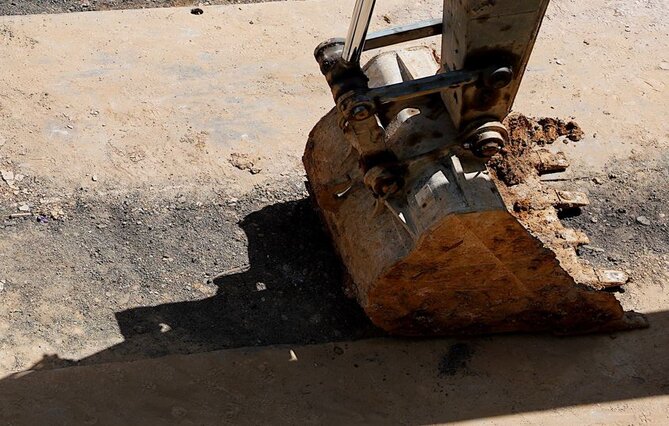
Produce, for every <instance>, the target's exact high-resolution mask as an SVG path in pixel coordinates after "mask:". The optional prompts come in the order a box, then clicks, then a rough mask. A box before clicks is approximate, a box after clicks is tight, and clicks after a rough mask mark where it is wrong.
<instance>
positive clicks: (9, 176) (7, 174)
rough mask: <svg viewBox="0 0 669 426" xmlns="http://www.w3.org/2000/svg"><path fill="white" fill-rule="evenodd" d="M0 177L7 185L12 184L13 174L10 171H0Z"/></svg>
mask: <svg viewBox="0 0 669 426" xmlns="http://www.w3.org/2000/svg"><path fill="white" fill-rule="evenodd" d="M0 175H2V180H4V181H5V182H7V183H10V182H14V172H12V171H11V170H2V171H0Z"/></svg>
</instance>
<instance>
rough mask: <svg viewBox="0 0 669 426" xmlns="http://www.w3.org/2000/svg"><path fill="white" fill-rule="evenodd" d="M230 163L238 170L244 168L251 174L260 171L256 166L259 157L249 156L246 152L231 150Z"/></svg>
mask: <svg viewBox="0 0 669 426" xmlns="http://www.w3.org/2000/svg"><path fill="white" fill-rule="evenodd" d="M229 161H230V164H232V165H233V166H235V167H236V168H238V169H239V170H246V171H247V172H249V173H251V174H252V175H257V174H258V173H260V172H262V169H261V168H260V167H258V165H257V164H258V162H259V161H260V158H259V157H255V158H254V157H251V156H250V155H248V154H242V153H238V152H233V153H232V154H230V160H229Z"/></svg>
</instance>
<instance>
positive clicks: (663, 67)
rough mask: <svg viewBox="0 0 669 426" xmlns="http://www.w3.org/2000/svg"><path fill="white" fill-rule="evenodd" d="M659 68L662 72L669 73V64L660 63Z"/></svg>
mask: <svg viewBox="0 0 669 426" xmlns="http://www.w3.org/2000/svg"><path fill="white" fill-rule="evenodd" d="M659 68H660V69H661V70H662V71H669V62H660V66H659Z"/></svg>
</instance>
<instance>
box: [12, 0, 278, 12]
mask: <svg viewBox="0 0 669 426" xmlns="http://www.w3.org/2000/svg"><path fill="white" fill-rule="evenodd" d="M268 1H282V0H204V1H198V0H39V1H34V0H11V1H10V0H3V1H2V2H0V15H32V14H36V13H72V12H94V11H100V10H117V9H148V8H154V7H179V6H192V8H191V9H194V8H199V9H200V10H202V6H210V5H219V4H226V5H232V4H246V3H266V2H268ZM196 13H199V12H196Z"/></svg>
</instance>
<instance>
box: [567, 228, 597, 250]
mask: <svg viewBox="0 0 669 426" xmlns="http://www.w3.org/2000/svg"><path fill="white" fill-rule="evenodd" d="M560 237H562V239H564V240H565V242H566V243H567V244H569V245H570V246H572V247H574V248H576V247H578V246H582V245H586V244H590V238H588V235H587V234H586V233H585V232H582V231H577V230H575V229H570V228H565V229H564V230H563V231H562V232H561V233H560Z"/></svg>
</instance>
